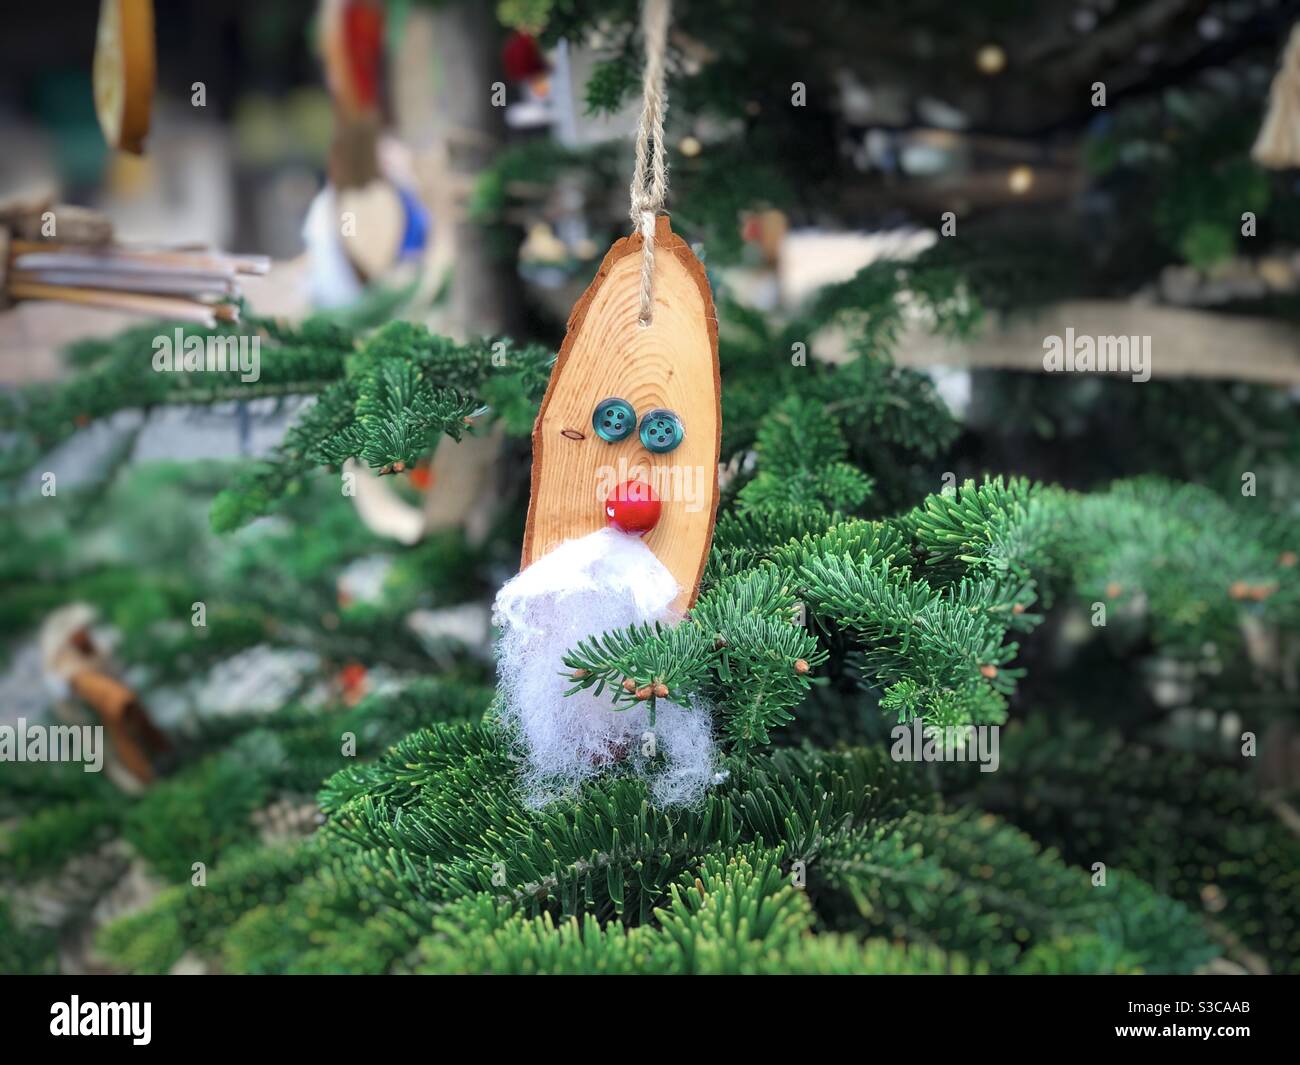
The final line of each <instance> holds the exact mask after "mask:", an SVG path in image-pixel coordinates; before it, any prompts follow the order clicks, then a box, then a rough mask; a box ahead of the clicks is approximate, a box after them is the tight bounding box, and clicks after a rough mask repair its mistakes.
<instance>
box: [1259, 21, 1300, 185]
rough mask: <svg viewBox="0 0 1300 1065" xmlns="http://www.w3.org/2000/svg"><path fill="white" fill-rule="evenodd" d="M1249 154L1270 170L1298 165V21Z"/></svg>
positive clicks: (1285, 50) (1299, 43) (1299, 55)
mask: <svg viewBox="0 0 1300 1065" xmlns="http://www.w3.org/2000/svg"><path fill="white" fill-rule="evenodd" d="M1250 154H1251V158H1253V159H1254V160H1255V162H1257V163H1259V165H1260V166H1266V167H1269V168H1270V169H1272V170H1288V169H1291V168H1293V167H1300V23H1297V24H1296V25H1295V26H1294V27H1292V29H1291V37H1290V39H1289V40H1288V41H1287V45H1286V48H1285V49H1284V50H1283V52H1282V63H1281V66H1280V67H1279V68H1278V72H1277V74H1276V76H1275V77H1274V78H1273V86H1272V89H1271V91H1270V92H1269V97H1268V111H1267V112H1266V113H1265V115H1264V122H1263V124H1262V125H1261V126H1260V129H1259V135H1258V136H1257V137H1256V138H1255V145H1254V147H1253V148H1252V149H1251V152H1250Z"/></svg>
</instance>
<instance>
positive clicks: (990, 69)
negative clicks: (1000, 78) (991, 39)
mask: <svg viewBox="0 0 1300 1065" xmlns="http://www.w3.org/2000/svg"><path fill="white" fill-rule="evenodd" d="M1006 65H1007V53H1006V52H1004V51H1003V50H1002V46H1001V45H997V44H986V45H985V46H984V47H983V48H981V49H980V50H979V51H978V52H976V53H975V67H976V69H977V70H979V72H980V73H981V74H988V75H989V76H992V75H994V74H1001V73H1002V71H1003V70H1005V69H1006Z"/></svg>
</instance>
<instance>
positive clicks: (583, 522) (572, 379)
mask: <svg viewBox="0 0 1300 1065" xmlns="http://www.w3.org/2000/svg"><path fill="white" fill-rule="evenodd" d="M654 274H655V276H654V315H653V318H652V319H651V322H650V324H649V325H642V324H641V323H640V321H639V320H638V318H639V315H638V298H639V291H640V283H641V237H640V236H639V235H637V236H632V237H628V238H627V239H625V240H620V241H619V242H618V243H617V244H615V245H614V246H613V248H611V249H610V251H609V253H608V254H607V255H606V256H605V261H604V262H603V263H602V264H601V267H600V272H599V273H598V274H597V275H596V278H595V280H594V281H592V283H591V286H590V287H589V288H588V289H587V291H586V293H585V294H584V295H583V297H582V299H580V300H579V301H578V303H577V304H576V305H575V307H574V309H573V313H572V314H571V315H570V317H569V330H568V334H567V335H566V336H565V338H564V345H563V346H562V347H561V348H560V355H559V359H558V360H557V361H556V364H555V369H554V371H553V372H552V374H551V382H550V385H549V386H548V387H547V390H546V396H545V398H543V400H542V406H541V411H540V412H539V414H538V416H537V423H536V425H535V427H534V429H533V482H532V498H531V499H530V501H529V506H528V525H527V529H526V530H525V533H524V552H523V563H522V568H525V569H526V568H527V567H528V566H530V565H532V564H533V563H534V562H536V561H537V560H538V559H540V558H542V557H543V556H545V555H546V554H548V553H549V552H551V551H553V550H554V549H555V548H557V547H559V546H560V544H562V543H564V542H565V541H566V540H572V539H576V538H578V537H581V536H586V535H588V534H590V533H593V532H595V531H597V530H598V529H602V528H605V527H606V526H610V527H613V528H615V529H619V530H621V531H623V532H624V533H625V534H627V535H633V536H636V535H639V536H641V537H642V540H643V542H644V543H645V545H646V546H647V547H648V548H649V549H650V550H651V551H652V552H654V555H655V557H656V558H658V559H659V561H660V562H662V563H663V565H664V566H665V567H666V568H667V569H668V571H669V572H670V573H671V574H672V575H673V577H674V578H675V579H676V581H677V585H678V588H679V594H678V595H677V597H676V598H675V599H674V603H673V605H674V606H675V607H676V609H677V610H679V611H685V610H686V609H687V608H688V607H689V606H690V604H691V603H692V602H694V600H695V594H696V590H697V588H698V586H699V582H700V576H701V574H702V573H703V572H704V563H705V561H706V560H707V558H708V554H709V544H710V542H711V540H712V537H713V520H714V514H715V511H716V510H717V506H718V452H719V448H720V446H721V437H722V412H721V387H720V383H719V380H718V322H717V317H716V314H715V312H714V309H713V296H712V294H711V293H710V291H709V283H708V279H707V278H706V277H705V273H704V267H703V265H702V264H701V263H700V261H699V260H698V259H696V258H695V256H694V255H693V254H692V253H691V250H690V248H689V247H687V245H686V242H685V241H683V240H682V239H681V238H680V237H678V236H677V235H676V234H674V233H673V232H672V229H671V228H670V227H669V224H668V219H667V218H660V219H659V220H658V228H657V233H656V239H655V265H654Z"/></svg>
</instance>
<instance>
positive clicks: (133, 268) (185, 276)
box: [0, 200, 271, 328]
mask: <svg viewBox="0 0 1300 1065" xmlns="http://www.w3.org/2000/svg"><path fill="white" fill-rule="evenodd" d="M43 218H53V219H54V220H55V221H56V222H57V223H58V225H59V230H60V237H62V238H63V239H58V238H51V239H45V238H44V237H42V236H41V235H40V231H39V228H38V227H39V226H40V225H41V220H42V219H43ZM64 230H66V231H67V235H66V236H65V235H64V232H63V231H64ZM111 235H112V227H111V225H110V224H109V223H108V220H107V219H106V218H104V217H103V216H102V215H100V214H99V213H98V212H95V211H87V210H86V209H84V208H80V207H70V206H52V205H51V204H49V202H48V201H42V200H36V201H31V200H29V201H27V202H20V203H12V202H11V203H9V204H0V307H2V306H4V305H5V304H7V303H8V302H9V301H12V300H60V301H62V302H64V303H81V304H88V305H91V306H96V307H110V308H116V309H118V310H124V311H130V312H133V313H136V314H143V315H148V316H150V317H155V318H166V319H169V320H172V321H180V322H195V323H198V324H200V325H204V326H207V327H208V328H214V327H215V326H216V324H217V323H218V322H235V321H238V320H239V304H238V300H239V297H240V290H239V277H240V275H243V274H265V273H266V272H267V270H269V269H270V265H271V263H270V260H269V259H268V258H267V257H266V256H261V255H227V254H225V253H222V252H216V251H211V250H208V249H204V248H193V247H185V248H157V247H126V246H123V245H120V244H115V243H113V242H112V240H111Z"/></svg>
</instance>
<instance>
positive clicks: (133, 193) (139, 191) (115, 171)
mask: <svg viewBox="0 0 1300 1065" xmlns="http://www.w3.org/2000/svg"><path fill="white" fill-rule="evenodd" d="M104 184H105V187H106V188H107V190H108V191H109V192H110V193H111V194H112V195H114V196H119V197H122V198H123V199H130V198H134V197H138V196H143V195H146V194H148V193H149V192H151V191H152V190H153V189H155V188H156V187H157V184H158V171H157V168H156V167H155V166H154V165H153V161H152V160H151V159H147V158H145V157H144V156H142V155H122V154H120V153H119V154H117V155H114V156H113V157H112V158H110V159H109V162H108V171H107V173H106V174H105V175H104Z"/></svg>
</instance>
